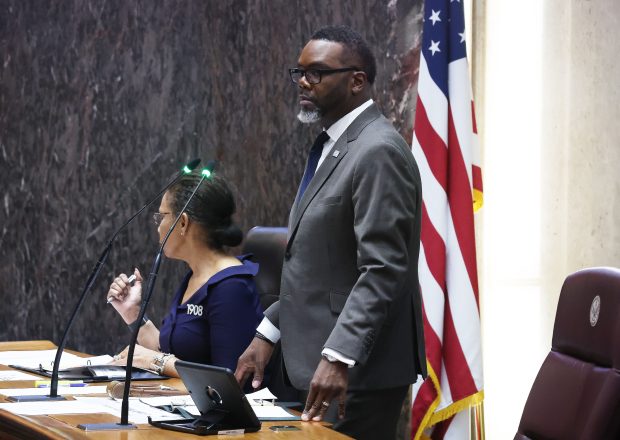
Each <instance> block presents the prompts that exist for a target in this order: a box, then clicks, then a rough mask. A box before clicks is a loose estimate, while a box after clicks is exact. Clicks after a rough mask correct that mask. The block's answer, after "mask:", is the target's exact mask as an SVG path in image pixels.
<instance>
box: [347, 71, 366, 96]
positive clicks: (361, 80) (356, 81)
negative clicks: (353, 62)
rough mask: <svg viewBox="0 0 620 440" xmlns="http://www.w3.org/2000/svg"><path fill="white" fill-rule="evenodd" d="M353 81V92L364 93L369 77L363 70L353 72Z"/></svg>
mask: <svg viewBox="0 0 620 440" xmlns="http://www.w3.org/2000/svg"><path fill="white" fill-rule="evenodd" d="M352 81H353V86H352V87H351V93H353V94H354V95H358V94H360V93H362V92H363V91H364V90H365V89H366V88H367V87H368V77H367V76H366V72H364V71H363V70H358V71H355V72H353V76H352Z"/></svg>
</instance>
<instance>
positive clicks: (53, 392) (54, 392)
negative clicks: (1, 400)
mask: <svg viewBox="0 0 620 440" xmlns="http://www.w3.org/2000/svg"><path fill="white" fill-rule="evenodd" d="M199 163H200V159H198V158H196V159H194V160H192V161H190V162H189V163H188V164H187V165H185V166H184V167H183V168H182V169H181V170H180V171H179V172H178V173H177V174H176V176H175V177H173V178H172V179H171V181H170V182H168V183H167V184H166V186H165V187H164V188H163V189H162V190H161V191H160V192H159V193H157V195H156V196H155V197H153V198H152V199H151V200H149V201H148V202H147V203H146V204H145V205H144V206H142V208H140V209H139V210H138V211H137V212H136V213H135V214H134V215H132V216H131V217H130V218H129V220H127V221H126V222H125V223H123V224H122V225H121V226H120V227H119V228H118V229H117V230H116V232H114V234H112V238H110V240H109V241H108V244H107V245H106V247H105V249H104V250H103V252H101V255H100V256H99V259H98V260H97V263H96V264H95V266H94V267H93V270H92V271H91V273H90V275H89V277H88V279H87V280H86V284H85V285H84V288H83V290H82V293H81V294H80V298H79V300H78V303H77V305H76V306H75V308H74V309H73V313H72V314H71V317H70V318H69V322H68V323H67V326H66V327H65V331H64V333H63V335H62V338H61V340H60V343H59V344H58V349H57V350H56V357H55V358H54V369H53V371H52V378H51V383H50V394H49V395H47V396H13V397H11V398H9V399H10V400H12V401H15V402H26V401H29V402H34V401H42V400H66V399H65V398H64V397H63V396H59V395H58V370H59V368H60V358H61V356H62V353H63V351H64V349H65V344H66V342H67V335H68V334H69V330H70V329H71V327H72V326H73V323H74V321H75V318H76V316H77V314H78V312H79V311H80V309H81V307H82V304H84V301H85V300H86V297H87V294H88V292H89V291H90V289H91V288H92V286H93V284H94V283H95V281H96V280H97V277H98V276H99V273H100V272H101V268H102V267H103V265H104V263H105V261H106V260H107V258H108V254H109V253H110V250H111V249H112V244H114V241H115V240H116V237H117V236H118V234H119V233H120V232H121V231H122V230H123V229H125V228H126V227H127V225H129V224H130V223H131V222H132V221H133V220H134V219H135V218H136V217H137V216H138V215H139V214H141V213H142V211H144V210H145V209H146V208H148V207H149V206H150V205H152V204H153V203H154V202H155V201H157V200H159V198H160V197H161V195H162V194H163V193H164V192H166V190H167V189H168V188H170V187H171V186H172V185H174V184H175V183H176V182H177V181H178V180H179V179H180V178H181V177H183V175H185V174H188V173H190V172H191V171H192V170H193V169H194V168H196V167H197V166H198V164H199Z"/></svg>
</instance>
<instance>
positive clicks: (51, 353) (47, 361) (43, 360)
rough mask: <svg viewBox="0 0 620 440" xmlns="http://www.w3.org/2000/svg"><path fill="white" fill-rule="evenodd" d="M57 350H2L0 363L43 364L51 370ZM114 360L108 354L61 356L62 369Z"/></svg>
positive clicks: (70, 354)
mask: <svg viewBox="0 0 620 440" xmlns="http://www.w3.org/2000/svg"><path fill="white" fill-rule="evenodd" d="M55 357H56V350H32V351H29V350H26V351H0V364H4V365H19V366H22V367H27V368H39V365H41V366H42V367H43V368H45V369H46V370H49V371H51V370H52V369H53V367H54V359H55ZM111 361H112V356H109V355H107V354H105V355H102V356H93V357H89V358H83V357H79V356H76V355H74V354H73V353H67V352H64V353H63V354H62V357H61V358H60V369H65V368H73V367H81V366H84V365H104V364H108V363H109V362H111Z"/></svg>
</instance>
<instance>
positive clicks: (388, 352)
mask: <svg viewBox="0 0 620 440" xmlns="http://www.w3.org/2000/svg"><path fill="white" fill-rule="evenodd" d="M421 190H422V188H421V182H420V174H419V171H418V167H417V165H416V163H415V161H414V159H413V155H412V154H411V150H410V148H409V146H408V145H407V143H406V142H405V140H404V139H403V138H402V137H401V136H400V135H399V134H398V133H397V132H396V130H395V129H394V127H393V126H392V124H391V123H390V122H389V121H388V120H387V119H386V118H385V117H383V115H381V113H380V112H379V110H378V108H377V107H376V105H374V104H373V105H371V106H370V107H369V108H367V109H366V110H364V112H363V113H362V114H361V115H360V116H358V117H357V118H356V119H355V121H353V123H352V124H351V125H350V126H349V128H348V129H347V130H346V132H345V133H344V134H343V135H342V136H341V137H340V139H338V141H337V142H336V144H335V145H334V146H333V148H332V150H331V151H330V153H329V154H328V155H327V157H326V159H325V161H324V162H323V164H321V166H320V167H319V168H318V170H317V171H316V174H315V176H314V178H313V179H312V181H311V182H310V184H309V186H308V188H307V189H306V192H305V193H304V195H303V197H302V198H301V200H300V201H299V204H298V205H296V206H295V205H294V206H293V208H292V209H291V213H290V217H289V225H288V230H289V232H288V233H289V238H288V244H287V250H286V254H285V258H284V266H283V269H282V282H281V289H280V300H279V301H278V302H276V303H274V304H273V305H272V306H271V307H270V308H269V309H268V310H267V311H266V312H265V315H266V316H267V318H269V320H270V321H271V322H272V323H274V324H275V325H276V327H278V328H279V329H280V331H281V341H282V352H283V358H284V363H285V366H286V372H287V374H288V377H289V379H290V380H291V383H292V384H293V385H294V386H295V387H296V388H298V389H308V388H309V383H310V380H311V379H312V376H313V374H314V371H315V369H316V367H317V365H318V363H319V361H320V359H321V351H322V349H323V348H324V347H329V348H331V349H334V350H336V351H338V352H340V353H342V354H343V355H345V356H347V357H349V358H352V359H354V360H355V361H356V362H357V364H356V366H355V367H353V368H351V369H350V370H349V389H350V390H369V389H381V388H391V387H397V386H401V385H406V384H410V383H413V382H415V380H416V377H417V374H418V373H421V374H423V375H426V360H425V353H424V333H423V327H422V306H421V300H420V293H419V282H418V253H419V246H420V220H421V215H422V213H421V202H422V192H421Z"/></svg>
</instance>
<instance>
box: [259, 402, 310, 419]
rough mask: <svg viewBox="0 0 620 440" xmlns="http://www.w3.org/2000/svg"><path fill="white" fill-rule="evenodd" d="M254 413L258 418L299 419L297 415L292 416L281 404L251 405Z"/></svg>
mask: <svg viewBox="0 0 620 440" xmlns="http://www.w3.org/2000/svg"><path fill="white" fill-rule="evenodd" d="M252 409H253V410H254V414H256V417H258V418H259V419H260V420H274V419H277V420H299V417H297V416H294V415H293V414H291V413H289V412H288V411H287V410H285V409H284V408H282V407H281V406H274V405H263V406H252Z"/></svg>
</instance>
